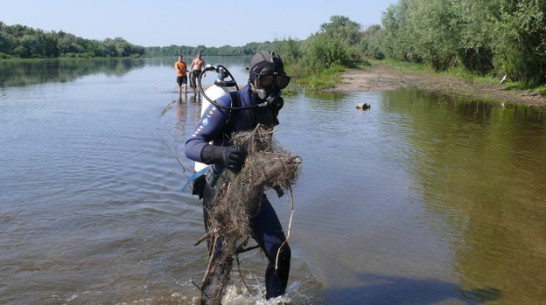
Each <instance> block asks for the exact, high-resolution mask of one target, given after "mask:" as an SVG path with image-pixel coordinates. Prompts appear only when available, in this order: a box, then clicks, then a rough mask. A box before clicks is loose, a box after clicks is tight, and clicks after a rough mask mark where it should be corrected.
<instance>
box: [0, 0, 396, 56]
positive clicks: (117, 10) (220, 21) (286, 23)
mask: <svg viewBox="0 0 546 305" xmlns="http://www.w3.org/2000/svg"><path fill="white" fill-rule="evenodd" d="M2 2H3V3H2V4H1V6H0V21H1V22H3V23H5V24H6V25H15V24H22V25H26V26H29V27H32V28H35V29H42V30H44V31H46V32H50V31H56V32H58V31H61V30H62V31H64V32H67V33H71V34H74V35H76V36H79V37H82V38H86V39H95V40H104V39H106V38H116V37H122V38H124V39H125V40H127V41H128V42H130V43H132V44H136V45H140V46H144V47H150V46H169V45H187V46H198V45H205V46H207V47H220V46H224V45H231V46H243V45H245V44H247V43H249V42H264V41H274V40H282V39H287V38H292V39H297V40H304V39H306V38H308V37H309V36H310V35H312V34H314V33H316V32H318V31H319V30H320V25H321V24H323V23H328V22H329V21H330V17H332V16H334V15H341V16H345V17H348V18H349V19H350V20H351V21H354V22H356V23H359V24H360V25H361V27H362V29H363V30H364V29H366V28H367V27H368V26H370V25H374V24H381V16H382V14H383V13H384V12H385V11H386V10H387V8H388V7H389V6H390V5H391V4H395V3H397V2H398V0H330V1H323V0H273V1H251V0H231V1H212V0H194V1H184V0H178V1H175V0H132V1H129V0H108V1H107V0H41V1H40V0H3V1H2Z"/></svg>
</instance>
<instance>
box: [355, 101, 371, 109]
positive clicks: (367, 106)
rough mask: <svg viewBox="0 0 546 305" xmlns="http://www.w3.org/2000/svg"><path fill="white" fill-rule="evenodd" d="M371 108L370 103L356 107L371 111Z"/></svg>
mask: <svg viewBox="0 0 546 305" xmlns="http://www.w3.org/2000/svg"><path fill="white" fill-rule="evenodd" d="M370 108H372V105H370V104H368V103H361V104H357V105H356V109H361V110H369V109H370Z"/></svg>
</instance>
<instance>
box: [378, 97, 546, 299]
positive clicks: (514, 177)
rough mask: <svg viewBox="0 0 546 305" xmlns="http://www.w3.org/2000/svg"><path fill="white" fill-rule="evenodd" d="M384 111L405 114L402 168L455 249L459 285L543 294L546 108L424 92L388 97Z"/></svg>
mask: <svg viewBox="0 0 546 305" xmlns="http://www.w3.org/2000/svg"><path fill="white" fill-rule="evenodd" d="M402 95H403V96H402ZM383 109H384V110H385V111H388V112H396V113H398V114H403V115H404V116H405V117H406V118H407V119H406V120H405V122H404V124H403V125H400V126H403V129H404V134H405V135H406V136H405V139H404V141H405V142H406V145H407V147H409V148H410V149H409V150H408V151H406V152H405V153H404V155H405V157H406V158H405V159H406V160H405V162H404V165H403V166H405V167H406V168H407V170H408V172H410V173H411V175H412V176H413V178H414V179H415V181H416V182H417V183H418V186H419V188H418V191H419V192H420V193H421V194H422V197H423V203H424V206H425V208H426V210H427V212H428V213H429V215H430V216H429V219H430V223H431V224H432V226H433V227H434V230H435V231H436V232H441V233H440V234H441V235H442V239H443V240H444V241H446V242H448V243H450V247H451V248H452V249H453V250H454V251H455V260H456V263H457V264H456V265H455V266H454V269H455V271H456V273H457V274H458V275H459V277H460V282H461V283H462V284H463V285H464V286H465V287H475V285H476V283H480V284H481V285H489V286H491V287H495V288H497V289H500V290H506V291H514V289H516V290H518V291H529V294H528V295H527V294H525V293H524V294H520V295H513V294H510V293H507V294H506V295H505V296H504V298H503V299H504V303H506V304H516V303H519V304H524V303H525V304H530V303H532V301H533V300H536V299H543V300H546V291H545V290H544V289H543V287H546V277H544V276H532V274H536V275H538V273H541V272H542V274H544V271H545V270H546V239H545V238H546V226H545V225H544V219H546V207H545V206H544V203H545V202H546V188H545V187H544V181H546V154H543V153H538V152H539V151H543V150H544V148H546V124H545V121H544V119H543V111H541V110H533V109H529V108H525V107H511V108H502V107H494V106H492V105H490V104H487V103H483V102H468V101H461V100H457V99H453V98H449V97H444V96H434V95H432V94H430V93H424V92H418V91H414V92H409V94H408V92H390V93H387V94H385V102H384V104H383ZM539 270H541V271H539ZM516 287H517V288H516Z"/></svg>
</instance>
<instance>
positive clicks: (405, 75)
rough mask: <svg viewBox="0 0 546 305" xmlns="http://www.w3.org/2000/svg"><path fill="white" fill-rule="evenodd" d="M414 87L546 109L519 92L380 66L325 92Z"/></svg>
mask: <svg viewBox="0 0 546 305" xmlns="http://www.w3.org/2000/svg"><path fill="white" fill-rule="evenodd" d="M407 87H418V88H421V89H425V90H432V91H437V92H440V93H445V94H449V95H456V96H461V97H467V98H472V99H478V100H487V101H491V102H504V103H515V104H522V105H527V106H531V107H546V98H545V97H543V96H541V95H540V94H536V93H532V92H529V91H522V90H505V89H504V88H503V87H502V86H501V85H500V81H499V85H498V86H496V85H485V86H484V85H476V84H474V83H473V82H472V80H463V79H459V78H455V77H451V76H446V75H440V74H435V73H427V72H407V71H403V72H402V71H400V70H398V69H396V68H393V67H390V66H385V65H381V64H374V65H372V66H371V67H366V68H365V69H364V70H348V71H346V72H344V73H343V75H342V80H341V82H339V83H338V85H336V87H335V88H332V89H328V91H338V92H351V91H353V92H354V91H368V90H394V89H400V88H407Z"/></svg>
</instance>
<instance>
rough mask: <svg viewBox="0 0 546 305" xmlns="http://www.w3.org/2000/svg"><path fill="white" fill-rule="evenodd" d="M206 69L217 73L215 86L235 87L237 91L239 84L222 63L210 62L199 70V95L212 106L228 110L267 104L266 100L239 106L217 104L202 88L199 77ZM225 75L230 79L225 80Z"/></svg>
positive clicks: (200, 77) (201, 76)
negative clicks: (215, 64) (211, 63)
mask: <svg viewBox="0 0 546 305" xmlns="http://www.w3.org/2000/svg"><path fill="white" fill-rule="evenodd" d="M207 71H215V72H216V73H218V78H217V79H216V80H215V81H214V85H216V86H220V87H235V88H236V89H237V91H239V86H238V85H237V82H236V81H235V78H234V77H233V75H232V74H231V72H229V70H228V69H227V68H226V67H224V66H222V65H217V66H214V65H210V64H209V65H207V66H206V67H205V69H204V70H203V71H201V73H200V74H199V77H198V78H197V87H198V88H199V92H201V95H202V96H203V97H205V99H206V100H207V101H209V102H210V103H211V104H213V105H214V106H216V107H218V108H223V109H229V110H246V109H252V108H258V107H265V106H267V102H263V103H260V104H255V105H250V106H241V107H233V106H224V105H219V104H218V103H216V102H215V101H213V100H212V99H211V98H209V97H208V96H207V94H206V93H205V90H203V86H202V84H201V79H202V78H203V74H205V72H207ZM226 77H229V78H231V80H225V78H226Z"/></svg>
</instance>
